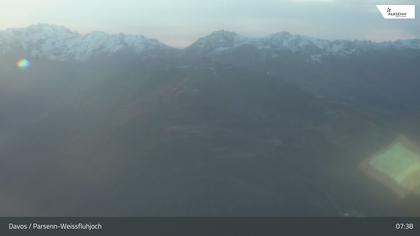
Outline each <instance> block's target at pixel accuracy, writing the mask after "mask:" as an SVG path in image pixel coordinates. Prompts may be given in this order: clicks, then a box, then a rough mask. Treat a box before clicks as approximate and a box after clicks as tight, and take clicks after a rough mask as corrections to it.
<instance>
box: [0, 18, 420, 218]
mask: <svg viewBox="0 0 420 236" xmlns="http://www.w3.org/2000/svg"><path fill="white" fill-rule="evenodd" d="M22 58H26V59H27V60H28V61H30V62H31V65H30V66H29V67H26V68H20V67H17V66H16V62H17V61H19V60H21V59H22ZM419 65H420V40H419V39H412V40H398V41H393V42H371V41H349V40H322V39H315V38H312V37H306V36H300V35H293V34H290V33H286V32H283V33H276V34H273V35H270V36H267V37H263V38H250V37H245V36H241V35H238V34H236V33H233V32H227V31H217V32H214V33H212V34H210V35H209V36H206V37H203V38H201V39H199V40H197V41H196V42H194V43H193V44H192V45H191V46H189V47H186V48H184V49H176V48H172V47H169V46H166V45H164V44H162V43H160V42H158V41H157V40H153V39H148V38H146V37H143V36H134V35H124V34H107V33H103V32H95V33H89V34H86V35H82V34H79V33H75V32H72V31H70V30H68V29H66V28H64V27H58V26H51V25H34V26H30V27H28V28H22V29H8V30H4V31H0V130H1V132H0V162H1V165H0V179H1V180H2V181H1V188H0V196H2V200H0V215H1V216H69V215H71V216H420V205H419V201H418V196H408V197H407V198H405V199H401V198H399V196H395V195H394V194H393V192H392V191H390V190H388V189H387V188H386V187H384V186H382V185H381V184H380V183H377V182H375V181H374V180H372V179H371V178H369V177H367V176H365V175H364V174H363V172H361V171H360V170H359V168H358V166H359V164H360V163H361V162H363V161H364V160H366V159H367V158H369V157H370V156H371V155H372V154H373V153H376V152H377V151H378V150H381V149H382V148H383V147H384V146H386V145H388V144H390V143H392V142H393V141H394V140H395V139H396V138H397V137H399V136H400V135H401V134H404V135H405V136H406V137H408V138H409V139H410V140H411V141H412V142H413V143H415V144H418V145H420V123H419V120H420V106H419V104H420V93H419V92H418V88H419V87H420V79H419V76H418V75H419V74H420V67H419Z"/></svg>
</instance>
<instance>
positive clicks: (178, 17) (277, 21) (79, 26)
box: [0, 0, 420, 47]
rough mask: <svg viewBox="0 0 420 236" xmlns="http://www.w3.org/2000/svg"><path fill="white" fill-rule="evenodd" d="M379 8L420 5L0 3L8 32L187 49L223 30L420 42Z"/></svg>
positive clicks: (242, 0)
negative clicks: (48, 27) (122, 36)
mask: <svg viewBox="0 0 420 236" xmlns="http://www.w3.org/2000/svg"><path fill="white" fill-rule="evenodd" d="M376 4H415V5H417V6H419V5H420V0H414V1H413V0H404V1H401V0H399V1H398V0H388V1H383V0H379V1H378V0H371V1H369V0H347V1H345V0H343V1H339V0H283V1H282V0H207V1H204V0H0V29H6V28H15V27H26V26H28V25H31V24H38V23H48V24H54V25H63V26H66V27H68V28H70V29H71V30H74V31H78V32H81V33H88V32H91V31H105V32H109V33H121V32H122V33H130V34H142V35H144V36H147V37H150V38H156V39H158V40H160V41H162V42H164V43H166V44H168V45H171V46H175V47H185V46H187V45H189V44H190V43H192V42H193V41H195V40H197V38H199V37H202V36H205V35H207V34H209V33H211V32H213V31H216V30H221V29H224V30H230V31H234V32H237V33H240V34H243V35H247V36H252V37H260V36H265V35H268V34H271V33H275V32H280V31H289V32H291V33H297V34H303V35H309V36H314V37H319V38H326V39H369V40H374V41H386V40H395V39H407V38H420V22H419V20H420V19H416V20H384V19H383V17H382V16H381V14H380V13H379V11H378V10H377V9H376Z"/></svg>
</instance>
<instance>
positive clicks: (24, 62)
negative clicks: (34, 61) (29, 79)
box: [16, 58, 31, 70]
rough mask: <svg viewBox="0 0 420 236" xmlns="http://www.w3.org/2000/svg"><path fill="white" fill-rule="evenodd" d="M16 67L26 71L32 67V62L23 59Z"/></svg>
mask: <svg viewBox="0 0 420 236" xmlns="http://www.w3.org/2000/svg"><path fill="white" fill-rule="evenodd" d="M16 66H17V67H18V68H19V69H21V70H26V69H28V68H29V67H30V66H31V62H30V61H28V60H27V59H25V58H23V59H20V60H19V61H17V62H16Z"/></svg>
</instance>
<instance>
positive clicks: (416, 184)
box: [361, 136, 420, 197]
mask: <svg viewBox="0 0 420 236" xmlns="http://www.w3.org/2000/svg"><path fill="white" fill-rule="evenodd" d="M361 168H362V170H363V171H364V172H365V173H366V174H368V175H369V176H371V177H373V178H374V179H376V180H377V181H379V182H381V183H382V184H384V185H386V186H387V187H389V188H390V189H391V190H393V191H394V192H396V193H397V194H398V195H400V196H401V197H405V196H407V195H409V194H411V193H420V152H419V149H418V148H417V147H416V146H415V145H414V144H413V143H412V142H410V141H409V140H408V139H407V138H405V137H403V136H402V137H400V138H398V139H397V140H396V141H395V142H394V143H393V144H391V145H389V146H388V147H386V148H384V149H383V150H382V151H380V152H378V153H376V154H375V155H373V156H372V157H371V158H369V159H368V160H366V161H365V162H363V163H362V165H361Z"/></svg>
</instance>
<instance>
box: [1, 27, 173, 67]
mask: <svg viewBox="0 0 420 236" xmlns="http://www.w3.org/2000/svg"><path fill="white" fill-rule="evenodd" d="M16 48H20V49H21V50H22V51H24V52H25V53H26V54H29V55H30V56H31V57H37V58H47V59H51V60H87V59H90V58H92V57H95V56H100V55H107V54H112V53H116V52H119V51H122V50H127V51H130V52H134V53H138V54H140V53H142V52H144V51H147V50H152V49H164V48H168V47H167V46H165V45H164V44H162V43H160V42H158V41H157V40H154V39H148V38H145V37H143V36H137V35H125V34H107V33H104V32H93V33H89V34H86V35H82V34H79V33H76V32H72V31H70V30H68V29H67V28H65V27H61V26H52V25H46V24H39V25H32V26H30V27H27V28H20V29H8V30H5V31H0V53H2V52H3V53H5V52H8V51H12V50H14V49H16Z"/></svg>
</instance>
